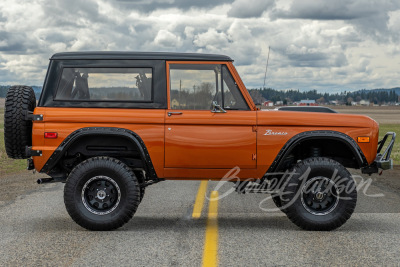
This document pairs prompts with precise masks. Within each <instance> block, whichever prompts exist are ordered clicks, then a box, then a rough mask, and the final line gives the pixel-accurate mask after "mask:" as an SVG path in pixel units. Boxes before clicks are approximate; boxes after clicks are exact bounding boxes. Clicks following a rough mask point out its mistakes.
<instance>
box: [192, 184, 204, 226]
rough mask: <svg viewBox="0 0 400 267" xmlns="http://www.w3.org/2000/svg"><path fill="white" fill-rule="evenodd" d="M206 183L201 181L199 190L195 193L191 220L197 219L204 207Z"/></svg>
mask: <svg viewBox="0 0 400 267" xmlns="http://www.w3.org/2000/svg"><path fill="white" fill-rule="evenodd" d="M207 184H208V181H201V182H200V187H199V190H198V191H197V196H196V201H195V202H194V206H193V212H192V218H194V219H198V218H200V216H201V211H202V210H203V206H204V198H205V196H206V191H207Z"/></svg>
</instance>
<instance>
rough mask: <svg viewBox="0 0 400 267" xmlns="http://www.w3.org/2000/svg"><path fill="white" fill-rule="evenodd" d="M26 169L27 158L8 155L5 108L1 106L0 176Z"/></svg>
mask: <svg viewBox="0 0 400 267" xmlns="http://www.w3.org/2000/svg"><path fill="white" fill-rule="evenodd" d="M25 169H26V160H23V159H21V160H16V159H10V158H8V157H7V154H6V149H5V147H4V109H3V108H0V176H1V175H5V174H10V173H16V172H19V171H22V170H25Z"/></svg>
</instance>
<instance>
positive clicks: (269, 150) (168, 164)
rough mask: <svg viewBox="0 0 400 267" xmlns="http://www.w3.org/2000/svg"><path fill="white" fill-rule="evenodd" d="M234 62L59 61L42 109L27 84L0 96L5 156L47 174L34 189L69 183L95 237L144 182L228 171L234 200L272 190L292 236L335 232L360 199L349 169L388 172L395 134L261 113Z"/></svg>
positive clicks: (360, 123)
mask: <svg viewBox="0 0 400 267" xmlns="http://www.w3.org/2000/svg"><path fill="white" fill-rule="evenodd" d="M232 62H233V60H232V59H231V58H230V57H227V56H223V55H209V54H183V53H133V52H70V53H58V54H55V55H53V56H52V57H51V59H50V64H49V68H48V72H47V75H46V78H45V82H44V86H43V91H42V94H41V97H40V99H39V102H38V104H37V106H36V99H35V95H34V92H33V90H32V88H30V87H27V86H13V87H11V88H10V89H9V91H8V93H7V98H6V104H5V115H4V117H5V125H4V128H5V131H4V135H5V145H6V151H7V155H8V156H9V157H11V158H15V159H28V169H29V170H33V169H35V170H37V171H38V172H41V173H45V174H47V175H49V176H50V177H51V178H45V179H40V180H38V182H39V183H44V182H65V188H64V202H65V206H66V208H67V211H68V213H69V214H70V216H71V217H72V219H73V220H74V221H75V222H76V223H78V224H79V225H81V226H82V227H85V228H87V229H90V230H111V229H116V228H118V227H121V226H122V225H123V224H125V223H126V222H128V221H129V220H130V219H131V218H132V216H133V214H134V213H135V211H136V209H137V207H138V205H139V203H140V202H141V200H142V198H143V195H144V193H145V188H146V187H147V186H148V185H151V184H153V183H156V182H159V181H163V180H209V179H210V180H221V179H222V178H223V177H224V176H225V175H226V174H227V173H228V172H229V171H230V170H231V169H232V168H236V169H240V172H239V174H238V175H236V176H238V177H239V178H240V180H239V181H236V180H235V182H237V183H236V187H237V190H238V191H239V192H241V191H243V188H245V187H244V185H245V184H247V183H248V182H253V184H254V183H255V184H258V185H259V186H260V187H267V186H268V187H269V189H270V191H269V192H270V193H271V194H272V198H273V201H274V202H275V204H276V205H277V207H279V208H280V209H281V210H282V211H283V212H285V213H286V214H287V216H288V218H289V219H290V220H291V221H292V222H293V223H295V224H296V225H298V226H299V227H301V228H303V229H307V230H332V229H335V228H337V227H339V226H341V225H342V224H343V223H345V222H346V221H347V220H348V219H349V218H350V216H351V214H352V213H353V211H354V208H355V206H356V200H357V191H356V187H355V182H354V180H353V178H352V176H351V174H350V173H349V172H348V171H347V169H346V168H357V169H361V170H362V172H363V173H366V174H372V173H377V172H378V170H379V169H390V168H392V160H391V159H390V154H391V150H392V148H393V144H394V139H395V133H387V134H386V135H385V137H384V139H383V140H382V141H381V142H378V131H379V129H378V124H377V123H376V122H375V121H374V120H372V119H370V118H368V117H366V116H358V115H346V114H338V113H336V112H335V111H333V110H332V109H329V108H324V107H319V108H316V109H312V108H311V107H310V108H307V107H306V108H303V109H299V108H298V107H297V108H296V107H293V108H290V107H287V108H283V109H282V110H269V111H262V110H260V109H258V108H257V107H256V106H255V104H254V103H253V101H252V99H251V97H250V95H249V93H248V91H247V90H246V87H245V86H244V84H243V82H242V80H241V79H240V77H239V74H238V73H237V72H236V70H235V67H234V66H233V64H232ZM389 138H390V144H386V145H385V143H387V142H386V141H389ZM384 146H385V147H387V148H386V149H384V148H385V147H384ZM383 150H384V151H383ZM273 179H275V180H277V179H281V180H282V179H285V180H287V181H286V182H285V183H271V181H272V180H273ZM272 184H275V185H279V186H275V188H273V186H272V188H271V185H272Z"/></svg>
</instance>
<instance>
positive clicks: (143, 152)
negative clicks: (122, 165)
mask: <svg viewBox="0 0 400 267" xmlns="http://www.w3.org/2000/svg"><path fill="white" fill-rule="evenodd" d="M89 135H90V136H96V135H102V136H104V135H109V136H119V137H122V138H125V139H128V140H129V141H131V142H133V143H134V144H135V145H136V146H137V148H138V149H139V153H140V157H141V159H142V161H143V162H144V167H145V170H146V173H147V174H148V175H149V177H150V178H153V179H155V178H157V174H156V171H155V169H154V167H153V163H152V161H151V158H150V154H149V152H148V150H147V148H146V145H145V144H144V142H143V140H142V138H140V136H139V135H138V134H137V133H135V132H133V131H131V130H128V129H123V128H114V127H87V128H81V129H78V130H76V131H74V132H73V133H71V134H70V135H69V136H68V137H67V138H65V139H64V141H63V142H62V143H61V144H60V145H59V146H58V147H57V148H56V149H55V150H54V152H53V154H52V155H51V156H50V158H49V159H48V160H47V162H46V163H45V165H44V166H43V168H42V169H41V170H40V172H41V173H49V172H50V171H51V170H52V168H53V167H54V166H55V165H56V164H57V163H58V162H59V161H60V159H61V158H62V156H63V155H64V153H65V152H66V151H67V150H68V148H69V147H70V146H71V145H72V144H73V143H74V142H75V141H77V140H78V139H79V138H81V137H83V136H89Z"/></svg>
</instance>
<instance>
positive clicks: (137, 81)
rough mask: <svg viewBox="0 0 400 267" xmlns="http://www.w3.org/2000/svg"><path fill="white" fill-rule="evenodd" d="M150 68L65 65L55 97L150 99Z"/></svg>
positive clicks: (74, 99) (85, 99)
mask: <svg viewBox="0 0 400 267" xmlns="http://www.w3.org/2000/svg"><path fill="white" fill-rule="evenodd" d="M152 76H153V75H152V69H151V68H64V69H63V72H62V76H61V81H60V83H59V85H58V89H57V93H56V96H55V100H65V101H132V102H135V101H137V102H151V101H152V99H153V96H152Z"/></svg>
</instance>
